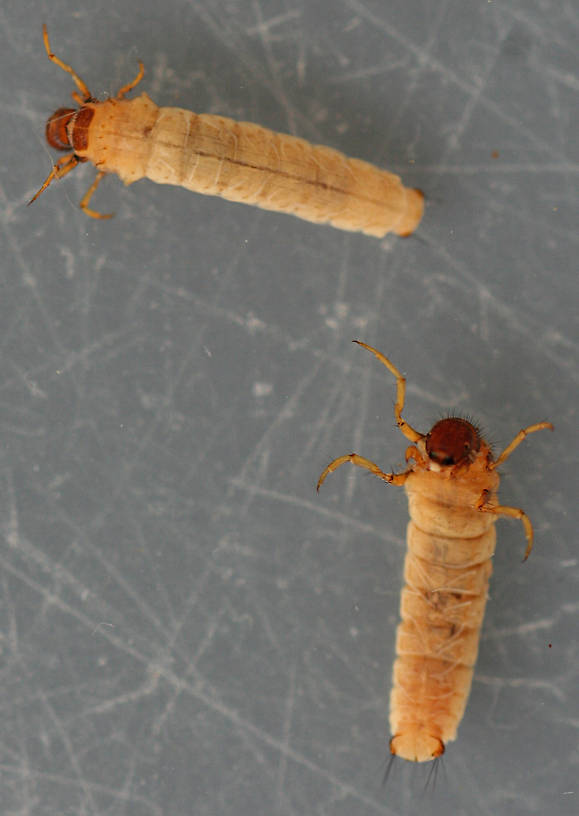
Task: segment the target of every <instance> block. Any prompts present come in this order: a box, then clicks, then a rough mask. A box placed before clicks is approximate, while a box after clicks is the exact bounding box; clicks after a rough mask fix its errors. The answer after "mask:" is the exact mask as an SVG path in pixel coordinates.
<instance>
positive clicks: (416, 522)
mask: <svg viewBox="0 0 579 816" xmlns="http://www.w3.org/2000/svg"><path fill="white" fill-rule="evenodd" d="M354 342H356V343H359V345H361V346H363V347H364V348H365V349H367V350H368V351H370V352H372V354H374V355H375V356H376V357H377V358H378V360H380V362H381V363H383V364H384V365H385V366H386V368H387V369H388V370H389V371H390V372H391V373H392V374H393V375H394V376H395V377H396V384H397V391H396V404H395V406H394V416H395V418H396V424H397V425H398V427H399V428H400V430H401V431H402V433H403V434H404V436H405V437H406V438H407V439H409V440H410V441H411V442H412V445H410V447H409V448H408V449H407V451H406V462H407V463H411V464H409V466H408V468H407V470H405V471H404V472H403V473H384V472H383V471H382V470H381V469H380V468H379V467H378V465H375V464H374V463H373V462H371V461H370V460H369V459H365V458H364V457H363V456H358V455H357V454H355V453H351V454H348V455H346V456H340V457H339V458H338V459H334V461H333V462H331V463H330V464H329V465H328V466H327V468H326V469H325V470H324V471H323V473H322V475H321V476H320V478H319V480H318V490H319V488H320V487H321V485H322V483H323V481H324V480H325V478H326V476H327V475H328V474H329V473H332V472H333V471H334V470H336V468H339V467H340V466H341V465H343V464H344V463H345V462H352V464H354V465H358V467H362V468H366V470H369V471H370V472H371V473H374V474H375V475H376V476H379V477H380V478H381V479H384V481H385V482H388V483H389V484H395V485H404V487H405V488H406V493H407V495H408V505H409V512H410V522H409V524H408V528H407V534H406V536H407V546H408V549H407V554H406V561H405V566H404V581H405V585H404V587H403V589H402V596H401V599H400V616H401V618H402V620H401V622H400V623H399V625H398V632H397V638H396V655H397V657H396V661H395V663H394V670H393V679H392V691H391V695H390V731H391V734H392V737H391V739H390V751H391V753H392V754H396V755H397V756H400V757H402V758H403V759H408V760H413V761H415V762H425V761H427V760H431V759H434V758H435V757H438V756H440V755H441V754H443V753H444V749H445V745H446V743H447V742H449V741H450V740H453V739H455V738H456V732H457V728H458V725H459V723H460V721H461V719H462V716H463V713H464V710H465V706H466V702H467V699H468V695H469V692H470V686H471V682H472V677H473V672H474V665H475V663H476V658H477V652H478V643H479V636H480V629H481V625H482V621H483V617H484V611H485V605H486V599H487V588H488V583H489V577H490V575H491V572H492V566H491V558H492V556H493V553H494V551H495V538H496V536H495V527H494V523H495V522H496V520H497V518H498V517H499V516H510V517H512V518H517V519H520V520H521V521H522V523H523V526H524V528H525V535H526V537H527V549H526V551H525V556H524V559H523V560H526V559H527V557H528V556H529V553H530V552H531V548H532V546H533V528H532V526H531V522H530V520H529V518H528V517H527V515H526V514H525V513H524V512H523V511H522V510H519V509H518V508H516V507H503V506H501V505H500V504H498V486H499V474H498V471H497V467H498V466H499V465H500V464H502V463H503V462H504V461H505V460H506V459H507V458H508V457H509V456H510V455H511V453H512V452H513V451H514V450H515V448H516V447H517V446H518V445H520V443H521V442H522V441H523V439H524V438H525V437H526V436H527V435H528V434H530V433H534V432H535V431H540V430H543V429H545V428H549V429H551V430H552V429H553V426H552V424H551V423H550V422H539V423H537V424H536V425H530V426H529V427H528V428H525V429H524V430H522V431H519V433H518V434H517V435H516V436H515V438H514V439H513V441H512V442H511V443H510V445H507V447H506V448H505V450H504V451H503V452H502V453H501V454H500V456H499V457H498V458H497V459H494V458H493V455H492V452H491V449H490V447H489V445H488V443H487V442H485V440H484V439H483V438H482V437H481V435H480V432H479V430H478V429H477V428H476V427H475V426H474V425H473V424H472V423H470V422H468V421H467V420H465V419H459V418H457V417H452V418H449V419H442V420H440V421H439V422H437V423H436V424H435V425H434V426H433V427H432V429H431V430H430V431H429V432H428V433H427V434H421V433H419V432H418V431H416V430H414V428H412V427H411V426H410V425H409V424H408V423H407V422H406V421H405V420H404V419H403V418H402V416H401V414H402V410H403V408H404V397H405V391H406V380H405V379H404V377H403V376H402V374H401V373H400V372H399V371H398V369H397V368H396V367H395V366H394V365H393V364H392V363H391V362H390V360H388V359H387V358H386V357H384V355H383V354H380V352H379V351H376V349H374V348H372V347H371V346H368V345H366V344H365V343H360V342H359V341H357V340H356V341H354Z"/></svg>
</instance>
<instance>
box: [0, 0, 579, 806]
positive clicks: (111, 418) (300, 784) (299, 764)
mask: <svg viewBox="0 0 579 816" xmlns="http://www.w3.org/2000/svg"><path fill="white" fill-rule="evenodd" d="M43 21H45V22H46V23H47V24H48V25H49V30H50V33H51V35H52V40H53V46H54V48H55V50H56V51H57V53H58V54H59V55H60V56H61V57H62V58H63V59H65V60H67V61H70V62H71V63H72V64H73V65H74V66H75V67H76V69H77V71H78V72H79V73H80V74H81V75H82V76H83V78H85V80H86V81H87V83H88V84H89V86H90V88H91V90H92V92H93V93H94V94H95V95H98V96H101V98H102V97H103V95H106V94H107V93H114V92H115V90H116V89H117V88H118V87H119V86H120V85H121V84H123V83H124V82H126V81H127V79H129V78H130V77H131V76H132V75H133V73H134V71H135V65H136V60H137V59H138V58H141V59H142V60H144V61H145V63H146V68H147V74H146V78H145V80H144V82H143V84H142V87H143V89H144V90H146V91H147V92H148V93H149V94H150V95H151V96H152V97H153V99H155V101H157V102H158V103H159V104H165V105H178V106H181V107H186V108H191V109H194V110H197V111H207V112H211V113H220V114H225V115H230V116H233V117H235V118H238V119H245V120H250V121H255V122H259V123H261V124H263V125H266V126H269V127H271V128H273V129H276V130H280V131H285V132H292V133H295V134H298V135H300V136H303V137H305V138H307V139H310V140H311V141H314V142H319V143H324V144H330V145H332V146H335V147H337V148H340V149H341V150H343V151H344V152H346V153H348V154H350V155H354V156H360V157H362V158H364V159H367V160H369V161H372V162H374V163H376V164H378V165H383V166H385V167H388V168H390V169H394V170H396V171H397V172H399V173H401V175H402V176H403V177H404V180H405V181H406V182H407V183H408V184H409V185H416V186H419V187H420V188H422V189H423V190H425V191H426V193H427V195H428V198H429V206H428V211H427V213H426V216H425V218H424V221H423V223H422V225H421V226H420V228H419V230H418V232H417V234H416V237H415V238H411V239H408V240H401V239H396V238H392V239H390V238H389V239H387V240H385V241H382V242H380V241H378V240H376V239H371V238H365V237H363V236H359V235H350V234H346V233H341V232H338V231H336V230H333V229H331V228H327V227H316V226H314V225H310V224H307V223H305V222H300V221H298V220H296V219H294V218H291V217H289V216H283V215H277V214H271V213H265V212H262V211H260V210H256V209H253V208H249V207H243V206H240V205H233V204H230V203H227V202H223V201H220V200H217V199H212V198H206V197H202V196H195V195H193V194H191V193H188V192H186V191H183V190H179V189H176V188H170V187H161V186H158V185H153V184H151V183H149V182H140V183H138V184H135V185H134V186H133V187H129V188H125V187H123V186H122V185H121V184H120V183H119V181H118V179H115V178H111V179H108V180H106V182H105V183H104V184H103V185H102V186H101V189H100V190H99V192H98V194H97V196H96V198H95V206H97V207H98V208H100V209H101V210H105V211H106V210H107V209H111V210H114V211H115V212H116V217H115V219H114V220H112V221H110V222H100V223H99V222H95V221H92V220H90V219H88V218H86V217H85V216H84V215H83V214H82V213H81V212H80V211H79V210H78V208H77V202H78V200H79V199H80V197H81V196H82V194H83V192H84V191H85V190H86V188H87V186H88V184H89V183H90V181H91V179H92V178H93V170H92V169H91V168H90V167H87V168H82V169H78V170H77V171H76V172H75V173H74V174H73V175H71V176H70V177H69V178H68V179H66V180H65V181H63V182H62V183H60V184H55V185H53V187H52V188H51V189H50V190H48V191H47V192H46V193H45V194H44V195H43V196H42V197H41V198H40V199H39V200H38V201H37V202H36V203H35V205H34V206H33V207H31V208H26V207H25V206H24V205H25V202H26V201H27V200H28V199H29V198H30V197H31V195H32V194H33V193H34V192H35V190H36V189H37V188H38V187H39V185H40V183H41V182H42V180H43V179H44V177H45V176H46V175H47V173H48V171H49V169H50V166H51V161H52V158H53V156H52V155H51V153H50V151H49V150H48V149H47V147H46V145H45V143H44V140H43V127H44V121H45V119H46V117H47V115H48V114H49V113H51V112H52V111H53V110H54V109H55V108H57V107H59V106H62V105H66V104H68V101H69V92H70V90H71V89H72V84H71V82H70V79H69V77H67V76H66V75H65V74H64V73H63V72H62V71H60V70H58V68H57V67H56V66H54V65H51V64H50V63H49V62H48V61H47V59H46V56H45V54H44V50H43V47H42V43H41V31H40V26H41V23H42V22H43ZM577 23H578V10H577V5H576V4H573V3H572V2H566V0H513V1H512V2H486V0H480V2H466V3H465V2H463V0H452V1H450V0H443V2H439V3H431V2H430V0H397V2H388V3H385V2H381V0H335V2H306V0H303V2H298V3H296V2H294V3H292V2H277V0H276V2H267V3H266V2H258V0H255V2H251V1H250V0H248V2H241V0H201V2H197V1H196V0H191V2H185V0H169V1H168V2H164V3H163V4H160V3H158V2H154V3H153V2H148V1H147V2H139V3H137V4H133V3H128V2H125V3H123V2H115V3H105V4H103V3H102V2H97V0H95V1H94V2H92V3H88V2H85V3H78V4H75V3H72V2H69V0H55V1H54V2H50V3H48V2H38V3H32V2H20V3H16V2H11V3H8V4H3V6H2V8H1V9H0V31H1V36H2V49H1V59H2V82H1V83H0V95H1V96H0V98H1V104H2V117H1V122H0V128H1V129H2V133H1V136H0V144H1V145H2V148H1V149H2V162H1V169H0V173H1V176H0V195H1V201H2V203H1V208H0V212H1V227H2V238H1V240H2V258H1V263H0V269H1V300H0V309H1V315H2V316H1V321H0V343H1V354H0V365H1V369H0V370H1V376H0V423H1V434H2V435H1V449H0V450H1V453H0V502H1V504H0V508H1V509H0V524H1V531H2V538H1V543H0V578H1V599H0V631H1V638H2V640H1V654H0V660H1V664H0V802H1V803H2V806H1V812H2V814H7V815H8V814H9V816H16V814H18V816H29V815H30V814H34V816H37V815H38V816H40V815H41V814H42V816H56V815H57V814H58V816H64V815H66V816H68V814H87V816H96V814H99V816H101V815H102V816H104V815H105V814H106V816H149V814H150V816H159V815H160V814H163V815H165V814H168V816H180V815H181V814H183V815H185V814H195V816H205V815H206V814H211V816H213V815H214V814H219V815H220V816H221V815H223V816H228V815H229V814H231V816H250V815H251V816H253V815H254V814H265V815H266V816H268V815H269V814H283V815H284V816H285V815H286V814H287V816H304V814H308V816H309V815H310V814H331V815H332V816H341V815H343V816H352V815H353V814H356V815H357V816H358V815H360V816H365V815H366V814H388V815H389V816H393V815H394V814H401V815H402V814H413V813H420V814H445V815H446V814H449V813H456V814H469V815H470V814H475V816H478V815H479V814H480V815H481V816H483V815H484V816H491V814H492V816H496V814H529V813H533V814H534V813H536V814H544V813H550V814H567V813H575V812H576V808H577V798H578V793H577V790H578V788H577V785H578V777H579V773H578V751H577V744H578V730H579V710H578V693H577V688H578V673H577V628H576V621H577V615H578V612H579V602H578V589H577V575H578V559H577V513H576V492H577V480H576V472H577V446H576V442H577V437H576V423H577V419H576V405H577V396H578V394H577V380H578V376H577V365H576V364H577V357H576V351H577V345H578V342H577V341H578V334H577V322H576V317H577V277H576V269H575V260H576V254H577V233H576V232H575V231H574V228H575V227H576V220H577V209H576V200H575V195H576V189H577V188H576V183H577V167H578V164H577V158H578V157H577V143H576V142H574V140H573V136H574V134H575V133H576V126H577V119H576V107H575V106H576V92H577V88H578V86H579V79H578V78H577V60H576V38H577V27H578V26H577ZM354 337H356V338H361V339H364V340H366V341H367V342H370V343H372V344H374V345H375V346H377V347H378V348H379V349H382V350H383V351H384V352H386V353H387V354H388V355H389V356H390V357H391V358H392V359H393V360H394V361H395V362H396V363H397V364H398V365H399V366H400V367H401V368H403V369H404V371H405V372H406V373H407V376H408V379H409V390H408V400H407V417H408V419H409V420H410V421H411V422H413V423H414V424H415V425H416V426H418V427H419V428H421V429H427V428H428V427H429V425H430V424H431V423H432V422H433V421H434V420H435V419H437V418H439V417H440V416H441V415H442V414H444V413H445V412H447V411H449V410H453V409H455V410H458V411H460V412H464V413H470V414H473V415H474V416H475V417H476V418H477V419H478V420H480V422H481V423H482V424H483V426H484V427H485V428H486V429H488V431H489V434H490V436H491V438H492V439H493V440H494V441H496V442H497V445H500V444H501V443H507V442H508V441H509V440H510V439H511V437H512V436H514V434H515V433H516V431H517V430H518V429H519V428H520V427H521V426H522V425H526V424H529V423H532V422H536V421H538V420H541V419H544V418H549V419H551V420H552V421H553V422H554V423H555V424H556V426H557V429H556V433H555V434H549V433H546V432H545V433H541V434H537V435H536V436H534V437H532V438H530V439H529V440H527V442H526V443H525V444H524V445H523V446H522V447H521V448H520V449H519V450H518V451H517V452H516V454H515V455H513V457H512V459H511V461H510V462H509V463H508V466H507V467H505V468H504V470H505V471H506V475H505V480H504V489H503V493H502V496H503V500H504V501H505V502H506V503H509V504H514V505H516V506H522V507H524V508H526V509H527V510H528V512H529V514H530V516H531V518H532V521H533V523H534V525H535V530H536V548H535V551H534V553H533V555H532V558H531V559H530V560H529V562H528V563H527V564H526V565H524V566H522V565H521V563H520V559H521V555H522V551H523V547H524V541H523V534H522V529H521V526H520V524H518V523H517V522H508V521H501V522H499V525H498V529H499V546H498V552H497V555H496V559H495V575H494V578H493V582H492V598H491V602H490V604H489V607H488V613H487V618H486V620H485V624H484V631H483V637H482V643H481V651H480V657H479V662H478V667H477V673H476V679H475V682H474V686H473V690H472V696H471V699H470V702H469V706H468V710H467V713H466V716H465V719H464V721H463V724H462V726H461V728H460V732H459V739H458V741H457V742H456V743H454V744H452V745H450V746H449V749H448V751H447V754H446V756H445V758H444V761H443V763H442V765H441V766H440V767H439V769H438V777H437V779H436V784H435V786H433V785H432V780H431V782H430V783H429V782H428V778H427V777H428V768H427V767H424V766H420V767H417V766H413V765H409V764H408V763H404V762H400V763H397V764H395V765H394V766H393V768H392V772H391V774H390V776H389V779H388V782H387V784H386V786H385V787H382V786H381V780H382V773H383V768H384V762H385V758H386V753H387V747H386V746H387V742H386V740H387V736H388V727H387V698H388V689H389V684H390V671H391V664H392V660H393V650H394V632H395V624H396V621H397V614H398V611H397V610H398V593H399V587H400V583H401V571H402V560H403V552H404V527H405V523H406V505H405V499H404V496H403V495H402V492H401V491H399V490H396V489H394V488H387V487H386V486H384V485H383V484H382V483H380V482H378V481H377V480H374V479H372V478H371V477H370V476H369V475H367V474H365V473H363V472H362V471H360V470H357V469H355V468H351V469H350V470H348V469H347V468H344V469H343V470H342V471H341V472H339V473H337V474H335V475H334V476H333V477H332V478H331V479H329V480H328V482H327V483H326V485H325V486H324V489H323V492H322V494H321V495H320V496H319V497H317V496H316V494H315V491H314V485H315V482H316V479H317V476H318V474H319V472H320V470H321V469H322V467H323V466H324V465H325V464H326V463H327V462H328V461H329V459H331V458H333V457H334V456H337V455H339V454H341V453H346V452H349V451H350V450H357V451H359V452H360V453H362V454H365V455H367V456H369V457H371V458H373V459H375V460H377V461H378V462H379V463H380V464H382V465H383V466H384V467H385V468H390V467H391V466H395V465H396V464H397V463H399V462H400V461H401V460H402V458H403V451H404V448H405V440H404V439H403V438H402V437H401V436H400V434H398V433H397V432H396V430H395V429H394V427H393V420H392V404H393V399H394V384H393V382H392V380H391V378H390V377H389V376H388V374H387V372H386V371H385V370H383V369H382V368H381V367H380V366H379V364H378V363H377V362H376V361H375V360H374V359H373V358H371V357H370V356H369V355H367V354H366V353H365V352H364V351H363V350H361V349H359V348H356V347H354V346H353V345H352V344H351V343H350V340H351V339H352V338H354ZM425 787H426V790H425Z"/></svg>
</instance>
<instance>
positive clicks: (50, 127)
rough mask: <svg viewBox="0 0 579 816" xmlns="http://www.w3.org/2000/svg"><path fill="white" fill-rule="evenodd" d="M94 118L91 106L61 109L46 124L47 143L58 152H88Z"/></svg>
mask: <svg viewBox="0 0 579 816" xmlns="http://www.w3.org/2000/svg"><path fill="white" fill-rule="evenodd" d="M93 116H94V109H93V107H91V106H90V105H83V106H82V107H81V108H78V109H75V108H59V109H58V110H57V111H55V112H54V113H53V114H52V116H51V117H50V119H49V120H48V122H47V123H46V141H47V142H48V144H49V145H50V146H51V147H54V148H55V149H56V150H74V151H75V152H77V151H79V150H86V148H87V146H88V129H89V126H90V123H91V120H92V118H93Z"/></svg>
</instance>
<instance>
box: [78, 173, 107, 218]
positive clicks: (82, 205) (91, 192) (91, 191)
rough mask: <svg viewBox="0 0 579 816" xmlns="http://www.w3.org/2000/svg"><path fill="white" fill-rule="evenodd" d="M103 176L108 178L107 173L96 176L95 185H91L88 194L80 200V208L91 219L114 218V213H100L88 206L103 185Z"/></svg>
mask: <svg viewBox="0 0 579 816" xmlns="http://www.w3.org/2000/svg"><path fill="white" fill-rule="evenodd" d="M103 176H106V173H103V172H102V171H101V172H100V173H97V174H96V176H95V180H94V181H93V183H92V184H91V185H90V187H89V188H88V190H87V191H86V193H85V194H84V195H83V197H82V198H81V200H80V204H79V206H80V208H81V210H82V211H83V213H85V214H86V215H90V217H91V218H112V217H113V213H100V212H97V211H96V210H91V208H90V207H89V206H88V205H89V202H90V200H91V198H92V197H93V195H94V192H95V190H96V188H97V187H98V186H99V184H100V183H101V181H102V179H103Z"/></svg>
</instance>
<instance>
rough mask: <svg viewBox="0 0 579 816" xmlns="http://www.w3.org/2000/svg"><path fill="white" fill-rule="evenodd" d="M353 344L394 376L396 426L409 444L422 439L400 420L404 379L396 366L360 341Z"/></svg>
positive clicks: (404, 389)
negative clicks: (408, 440) (366, 352)
mask: <svg viewBox="0 0 579 816" xmlns="http://www.w3.org/2000/svg"><path fill="white" fill-rule="evenodd" d="M353 342H354V343H357V344H358V345H359V346H362V348H365V349H366V350H367V351H370V352H371V353H372V354H373V355H374V356H375V357H377V358H378V360H380V362H381V363H383V365H385V366H386V368H387V369H388V371H390V373H391V374H394V376H395V377H396V403H395V405H394V417H395V419H396V424H397V425H398V427H399V428H400V430H401V431H402V433H403V434H404V436H405V437H406V438H407V439H410V441H411V442H418V440H419V439H424V434H421V433H419V432H418V431H415V430H414V428H413V427H412V426H411V425H409V424H408V422H406V420H405V419H402V416H401V414H402V410H403V408H404V398H405V396H406V379H405V378H404V377H403V376H402V374H401V373H400V372H399V371H398V369H397V368H396V366H395V365H394V364H393V363H391V362H390V360H389V359H388V358H387V357H384V355H383V354H381V353H380V352H379V351H377V350H376V349H375V348H372V346H369V345H367V344H366V343H362V342H361V341H360V340H354V341H353Z"/></svg>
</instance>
